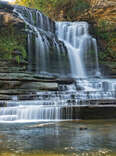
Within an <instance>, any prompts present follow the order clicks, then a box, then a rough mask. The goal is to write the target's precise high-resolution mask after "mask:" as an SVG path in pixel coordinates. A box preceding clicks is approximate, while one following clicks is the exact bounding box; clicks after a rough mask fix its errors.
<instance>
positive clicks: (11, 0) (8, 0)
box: [0, 0, 15, 2]
mask: <svg viewBox="0 0 116 156" xmlns="http://www.w3.org/2000/svg"><path fill="white" fill-rule="evenodd" d="M0 1H1V0H0ZM2 1H7V2H13V1H15V0H2Z"/></svg>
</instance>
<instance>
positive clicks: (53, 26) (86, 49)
mask: <svg viewBox="0 0 116 156" xmlns="http://www.w3.org/2000/svg"><path fill="white" fill-rule="evenodd" d="M14 13H15V14H17V15H18V16H19V17H20V18H21V19H22V20H23V21H24V22H25V23H26V25H27V31H28V32H29V33H28V62H29V65H28V70H29V71H33V72H36V73H37V74H57V75H59V77H60V76H62V77H65V76H66V77H67V76H68V75H69V76H70V77H76V78H80V77H81V78H84V77H87V76H88V75H90V74H91V75H96V73H95V72H97V73H98V71H99V65H98V55H97V43H96V40H95V39H94V38H93V37H92V36H91V35H90V34H89V25H88V23H87V22H54V21H52V20H51V19H49V18H48V17H46V16H44V15H43V14H42V13H41V12H39V11H37V10H34V9H28V8H26V7H19V6H16V7H15V9H14ZM91 53H92V54H91ZM51 60H52V62H51ZM88 60H90V64H88ZM95 62H96V63H95Z"/></svg>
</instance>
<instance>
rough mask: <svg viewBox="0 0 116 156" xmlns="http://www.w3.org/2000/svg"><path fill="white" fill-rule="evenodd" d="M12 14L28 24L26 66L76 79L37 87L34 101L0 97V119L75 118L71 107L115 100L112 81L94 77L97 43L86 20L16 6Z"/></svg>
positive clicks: (96, 71)
mask: <svg viewBox="0 0 116 156" xmlns="http://www.w3.org/2000/svg"><path fill="white" fill-rule="evenodd" d="M14 13H15V14H16V15H18V16H19V17H20V18H21V19H22V20H23V21H24V22H25V23H26V25H27V31H28V62H29V65H28V70H29V71H33V72H36V73H38V74H55V75H56V74H58V76H59V77H68V76H69V77H74V78H76V79H75V83H74V84H71V85H65V84H64V85H63V84H62V85H59V91H47V92H40V91H39V92H38V93H36V95H35V98H34V99H35V100H30V101H28V100H27V101H26V100H25V101H22V100H21V98H20V96H19V97H16V96H13V97H12V100H11V101H0V102H1V103H3V104H4V103H5V104H4V107H2V108H1V110H0V121H3V122H4V121H20V122H25V121H26V122H27V121H38V120H41V121H44V120H45V121H46V120H47V121H51V120H61V119H63V120H64V119H65V120H66V119H74V118H75V117H74V116H75V115H74V114H76V113H78V111H79V109H78V111H75V109H74V108H75V107H78V106H79V107H80V106H85V105H87V106H88V105H90V104H94V105H96V104H99V103H100V101H102V100H103V101H105V100H116V94H115V89H116V81H115V80H109V79H97V78H95V77H96V76H99V75H100V72H99V63H98V54H97V42H96V39H95V38H93V37H92V36H91V35H90V34H89V25H88V23H86V22H53V21H52V20H50V19H49V18H48V17H46V16H44V15H43V14H42V13H41V12H39V11H37V10H33V9H28V8H25V7H19V6H15V9H14ZM88 76H91V77H90V78H89V79H88ZM76 119H77V118H76Z"/></svg>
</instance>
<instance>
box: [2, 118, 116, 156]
mask: <svg viewBox="0 0 116 156" xmlns="http://www.w3.org/2000/svg"><path fill="white" fill-rule="evenodd" d="M115 155H116V120H98V121H95V120H93V121H92V120H88V121H83V120H77V121H67V122H49V123H47V122H44V123H43V122H41V123H23V124H22V123H20V124H19V123H12V124H11V123H1V124H0V156H115Z"/></svg>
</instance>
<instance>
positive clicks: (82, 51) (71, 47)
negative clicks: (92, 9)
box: [56, 22, 99, 78]
mask: <svg viewBox="0 0 116 156" xmlns="http://www.w3.org/2000/svg"><path fill="white" fill-rule="evenodd" d="M88 30H89V25H88V23H87V22H56V33H57V36H58V39H59V40H61V41H63V42H64V44H65V46H66V47H67V50H68V55H69V60H70V65H71V71H72V76H73V77H78V78H84V77H87V76H88V71H87V68H86V65H85V61H88V60H85V59H84V56H85V55H88V53H89V52H90V51H91V50H92V46H93V50H94V52H95V58H96V63H95V62H94V64H96V72H97V73H98V71H99V64H98V55H97V43H96V39H94V38H92V37H91V36H90V34H89V32H88ZM90 70H93V69H92V68H91V69H90Z"/></svg>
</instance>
